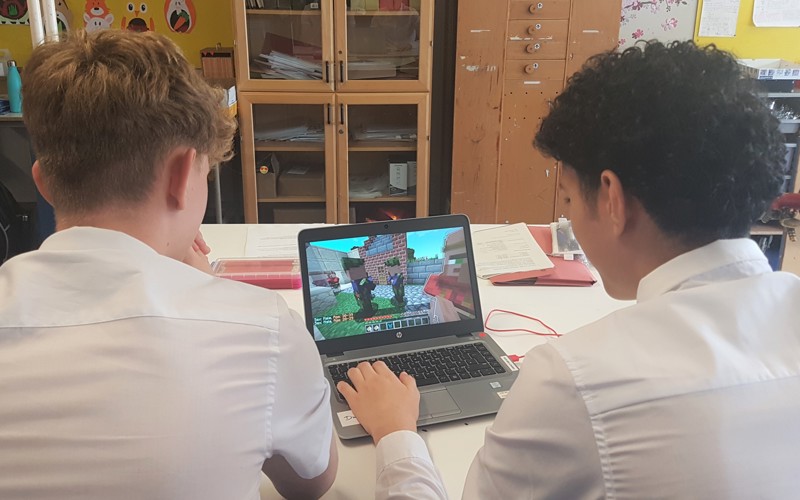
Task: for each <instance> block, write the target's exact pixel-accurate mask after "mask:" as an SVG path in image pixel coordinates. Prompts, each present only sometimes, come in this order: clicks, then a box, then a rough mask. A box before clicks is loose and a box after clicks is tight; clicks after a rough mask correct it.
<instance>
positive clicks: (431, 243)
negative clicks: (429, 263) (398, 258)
mask: <svg viewBox="0 0 800 500" xmlns="http://www.w3.org/2000/svg"><path fill="white" fill-rule="evenodd" d="M459 230H460V229H459V228H445V229H432V230H429V231H413V232H410V233H408V248H413V249H414V257H415V258H417V259H420V258H422V257H428V258H435V257H439V258H441V257H443V256H444V252H443V251H442V249H443V248H444V240H445V237H447V235H448V234H450V233H452V232H453V231H459ZM366 240H367V237H366V236H360V237H358V238H345V239H341V240H328V241H318V242H316V243H314V244H313V245H312V246H315V247H322V248H328V249H331V250H337V251H339V252H345V253H347V252H349V251H350V250H351V249H352V248H353V247H360V246H363V245H364V242H365V241H366Z"/></svg>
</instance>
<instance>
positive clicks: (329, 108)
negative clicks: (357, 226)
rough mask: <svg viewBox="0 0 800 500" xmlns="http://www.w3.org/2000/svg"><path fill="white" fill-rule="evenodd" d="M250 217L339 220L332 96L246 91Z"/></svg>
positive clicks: (253, 219) (244, 174)
mask: <svg viewBox="0 0 800 500" xmlns="http://www.w3.org/2000/svg"><path fill="white" fill-rule="evenodd" d="M239 102H240V113H241V124H242V125H241V127H242V130H241V132H242V169H243V172H242V177H243V181H244V182H243V184H244V202H245V220H246V221H247V222H248V223H253V222H269V223H279V224H280V223H285V224H289V223H292V224H293V223H313V222H328V223H334V222H336V176H335V173H334V158H335V155H334V138H333V131H334V129H333V112H334V110H333V97H332V96H330V95H326V94H310V93H309V94H303V95H299V94H283V93H268V94H267V93H255V92H241V93H240V94H239Z"/></svg>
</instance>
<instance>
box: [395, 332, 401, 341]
mask: <svg viewBox="0 0 800 500" xmlns="http://www.w3.org/2000/svg"><path fill="white" fill-rule="evenodd" d="M394 336H395V337H397V338H398V339H402V338H403V332H397V333H395V334H394Z"/></svg>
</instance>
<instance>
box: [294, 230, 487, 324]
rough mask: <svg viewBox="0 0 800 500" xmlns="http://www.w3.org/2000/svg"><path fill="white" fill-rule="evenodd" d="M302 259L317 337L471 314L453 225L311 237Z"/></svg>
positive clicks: (460, 236) (459, 238)
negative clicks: (327, 238) (336, 237)
mask: <svg viewBox="0 0 800 500" xmlns="http://www.w3.org/2000/svg"><path fill="white" fill-rule="evenodd" d="M306 259H307V260H308V262H307V264H308V267H307V269H308V274H309V280H310V282H311V283H310V285H311V287H310V288H311V311H312V314H313V316H314V337H315V338H316V339H317V340H328V339H335V338H341V337H349V336H353V335H369V334H381V333H384V332H386V333H388V332H396V331H397V330H401V329H408V328H414V327H419V326H425V325H431V324H438V323H446V322H450V321H459V320H462V319H474V318H475V306H474V301H473V297H472V284H471V283H470V273H469V266H468V265H467V252H466V246H465V242H464V231H463V229H461V228H446V229H434V230H428V231H414V232H409V233H395V234H380V235H375V236H368V237H367V236H363V237H358V238H346V239H339V240H330V241H320V242H315V243H310V244H308V245H307V247H306Z"/></svg>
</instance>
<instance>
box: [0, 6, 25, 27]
mask: <svg viewBox="0 0 800 500" xmlns="http://www.w3.org/2000/svg"><path fill="white" fill-rule="evenodd" d="M0 24H28V2H27V0H0Z"/></svg>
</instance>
